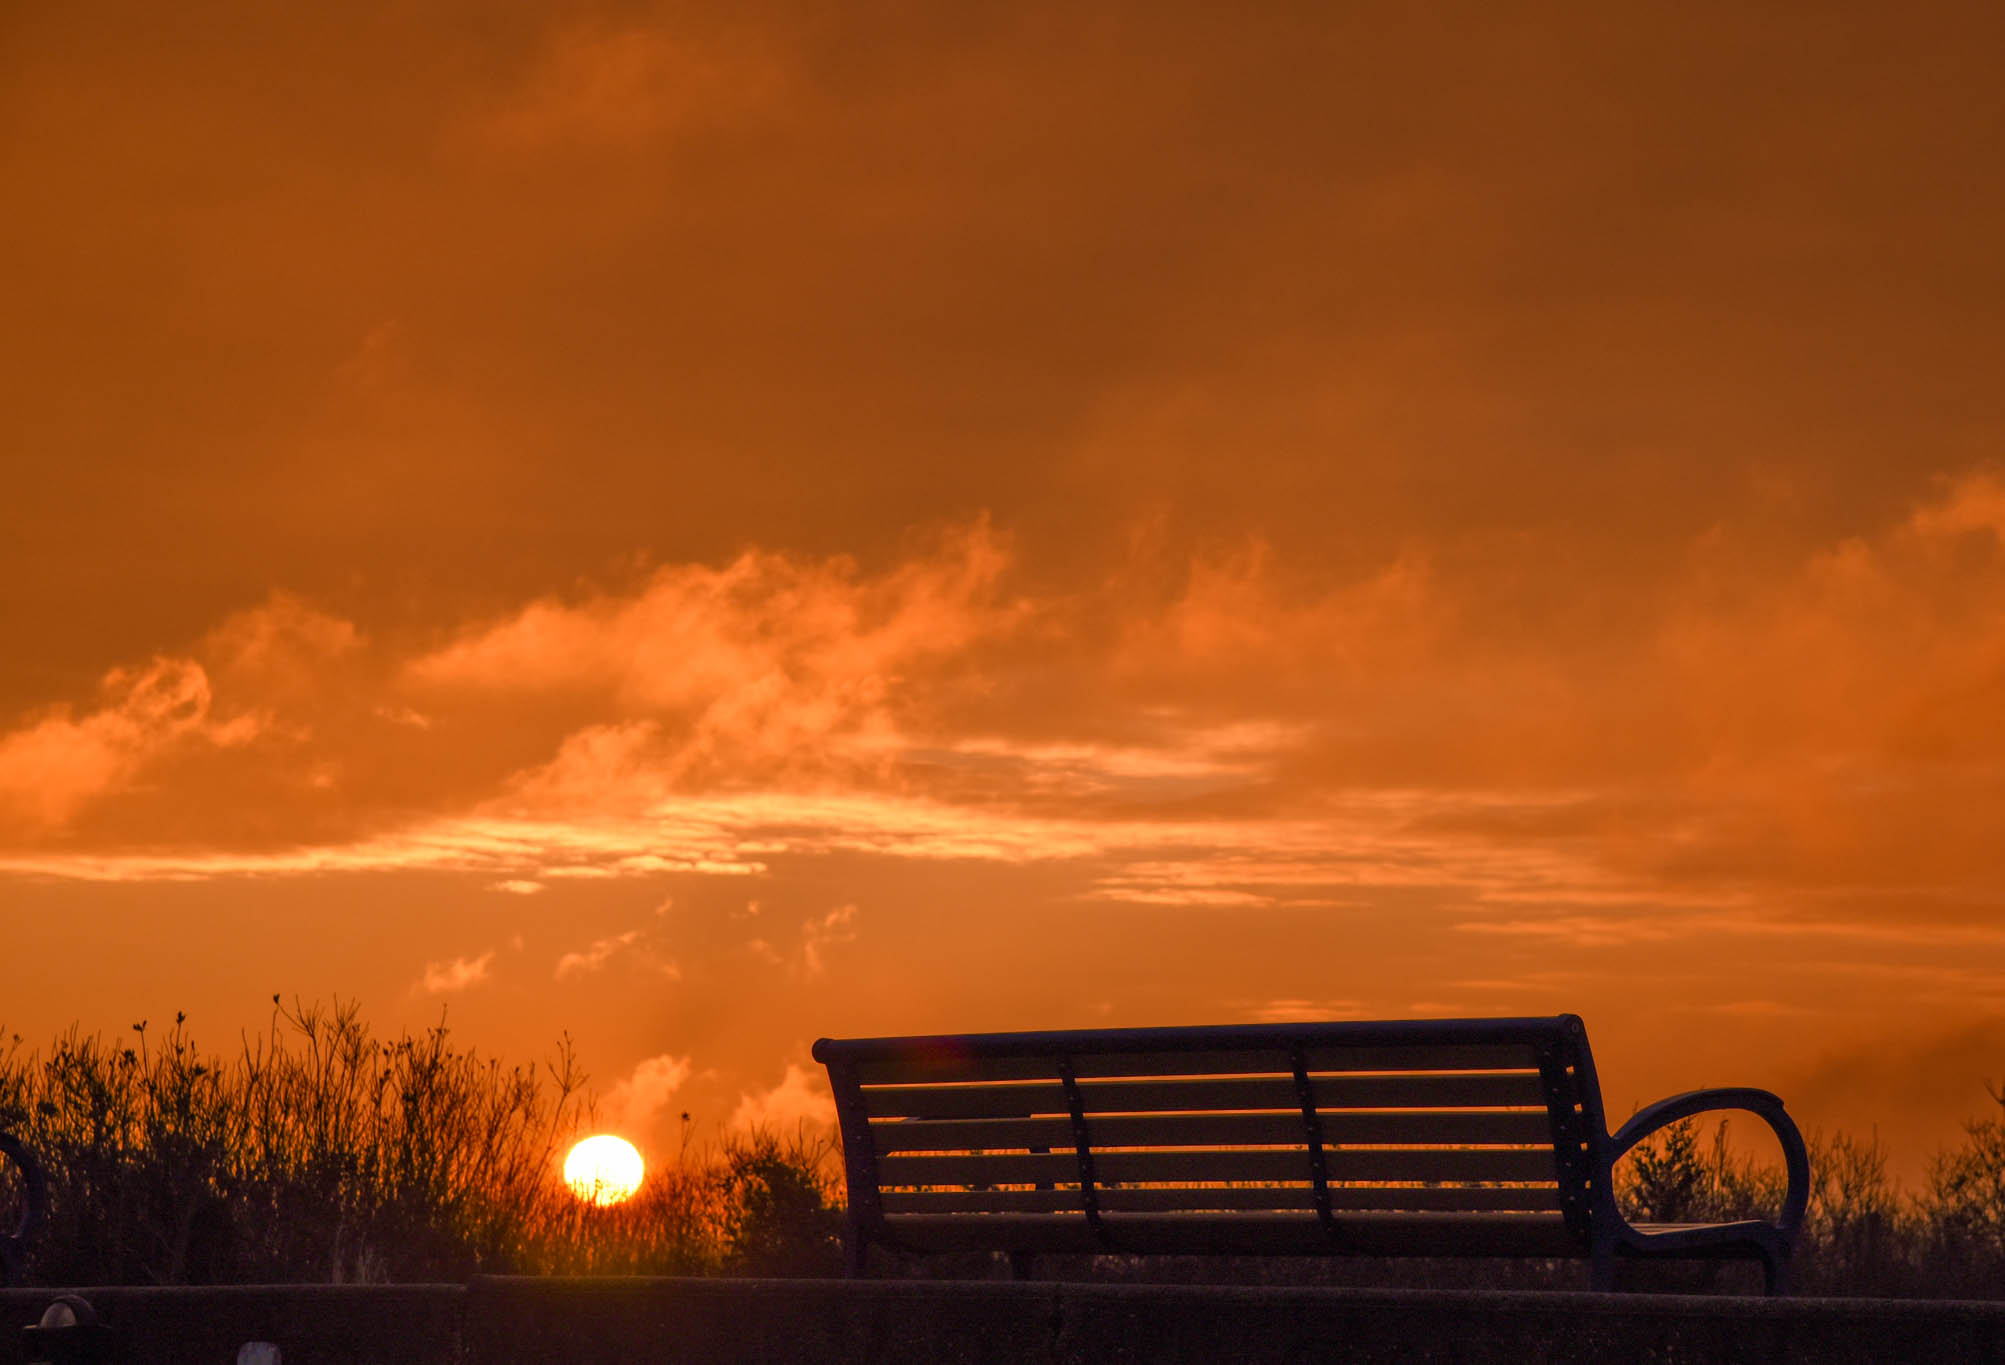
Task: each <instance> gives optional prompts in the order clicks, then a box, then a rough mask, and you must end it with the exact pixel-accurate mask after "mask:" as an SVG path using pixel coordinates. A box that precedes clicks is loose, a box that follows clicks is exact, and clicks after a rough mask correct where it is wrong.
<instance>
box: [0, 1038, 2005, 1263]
mask: <svg viewBox="0 0 2005 1365" xmlns="http://www.w3.org/2000/svg"><path fill="white" fill-rule="evenodd" d="M273 1003H274V1013H273V1016H272V1021H271V1025H270V1027H269V1028H268V1029H267V1031H266V1032H265V1033H264V1034H263V1035H261V1036H257V1037H253V1038H246V1039H245V1040H243V1043H242V1045H241V1047H240V1049H239V1051H238V1052H237V1054H236V1055H235V1056H234V1057H230V1058H222V1057H217V1056H214V1055H209V1054H204V1053H203V1052H201V1051H200V1050H199V1049H198V1048H197V1047H196V1045H195V1043H194V1040H193V1039H192V1038H191V1037H190V1036H189V1034H188V1032H187V1029H186V1020H185V1018H183V1017H179V1016H177V1018H176V1020H175V1023H174V1025H173V1027H172V1028H171V1029H170V1030H168V1031H167V1033H166V1036H165V1037H164V1038H158V1039H156V1038H153V1037H149V1030H148V1029H147V1027H146V1026H145V1025H144V1024H138V1025H134V1028H133V1036H132V1037H131V1038H130V1039H122V1040H118V1041H110V1040H107V1039H105V1038H103V1037H102V1036H97V1035H84V1034H83V1033H81V1032H80V1031H79V1030H77V1029H74V1028H73V1029H72V1030H71V1031H70V1032H68V1033H67V1034H65V1035H63V1036H62V1037H60V1038H58V1039H56V1040H55V1042H54V1043H53V1044H52V1045H51V1046H50V1048H49V1049H48V1050H47V1051H46V1052H41V1051H35V1050H30V1049H28V1048H27V1047H26V1046H25V1044H24V1043H23V1041H22V1039H21V1038H20V1037H19V1036H14V1037H12V1038H11V1039H10V1040H7V1041H6V1042H4V1043H0V1129H5V1130H8V1131H11V1132H12V1133H14V1134H15V1135H16V1136H18V1137H19V1138H21V1139H23V1140H24V1141H25V1142H26V1143H27V1144H28V1146H29V1147H30V1148H31V1149H32V1150H33V1151H34V1152H35V1153H36V1155H37V1156H38V1157H39V1158H40V1160H41V1163H42V1165H43V1166H44V1168H45V1170H46V1173H47V1177H48V1186H49V1211H48V1212H49V1216H48V1223H47V1226H46V1227H45V1228H44V1229H43V1232H42V1235H41V1236H40V1237H39V1238H38V1239H37V1241H36V1242H35V1243H34V1245H33V1246H31V1247H30V1248H29V1250H28V1252H27V1256H26V1260H25V1265H24V1271H25V1276H26V1279H27V1281H28V1282H29V1283H34V1284H41V1285H48V1286H75V1285H106V1284H205V1283H207V1284H216V1283H310V1282H320V1283H326V1282H334V1283H365V1282H368V1283H381V1282H403V1283H410V1282H420V1281H456V1280H463V1279H465V1278H466V1277H468V1276H470V1275H474V1274H496V1273H498V1274H553V1275H634V1274H640V1275H663V1274H666V1275H715V1274H736V1275H761V1276H772V1275H782V1276H784V1275H836V1274H839V1273H841V1266H842V1257H841V1249H840V1238H841V1228H842V1207H841V1194H842V1191H841V1181H840V1176H839V1173H838V1167H837V1165H836V1163H835V1160H834V1158H835V1157H836V1155H837V1152H836V1149H835V1146H834V1140H833V1138H832V1137H829V1138H816V1137H814V1136H812V1135H811V1134H809V1133H807V1132H805V1131H802V1132H798V1133H796V1134H795V1135H793V1136H792V1137H791V1138H783V1137H782V1136H780V1135H777V1134H775V1133H773V1132H770V1131H760V1132H754V1133H751V1134H746V1135H733V1136H726V1137H724V1138H722V1139H720V1140H719V1141H718V1142H717V1143H716V1144H715V1145H714V1146H712V1145H706V1146H702V1147H697V1148H691V1146H690V1145H689V1144H688V1142H687V1141H686V1138H685V1141H684V1143H683V1145H682V1149H681V1152H680V1153H679V1155H678V1158H677V1160H676V1161H675V1162H674V1163H673V1164H670V1165H667V1166H665V1167H662V1168H659V1169H656V1170H654V1171H651V1172H650V1173H649V1176H648V1179H647V1180H646V1182H645V1183H644V1184H643V1185H642V1187H641V1192H640V1193H639V1194H638V1195H636V1196H635V1197H634V1198H632V1199H629V1200H627V1201H625V1202H623V1203H620V1204H615V1205H612V1206H609V1207H604V1208H601V1207H596V1206H593V1205H590V1204H588V1203H586V1202H585V1201H583V1200H580V1199H578V1198H577V1197H576V1196H575V1195H573V1194H572V1193H571V1192H570V1191H569V1190H568V1189H567V1188H566V1187H565V1186H564V1185H563V1183H562V1180H561V1177H560V1175H559V1171H558V1165H559V1163H558V1157H559V1154H560V1153H561V1152H563V1151H564V1150H566V1148H567V1147H568V1146H569V1144H570V1142H571V1141H572V1140H573V1139H575V1138H576V1137H578V1136H581V1135H582V1134H583V1133H585V1132H586V1131H588V1130H589V1128H590V1126H591V1121H592V1119H593V1117H594V1115H593V1099H592V1096H591V1093H590V1092H589V1091H588V1090H587V1089H586V1079H587V1078H586V1077H585V1075H584V1074H583V1073H582V1072H581V1071H579V1070H578V1068H577V1066H576V1064H575V1060H574V1057H573V1053H572V1049H571V1046H570V1043H569V1041H568V1039H565V1040H560V1042H559V1044H558V1045H557V1047H556V1049H555V1052H554V1054H553V1056H552V1057H551V1058H550V1059H549V1060H547V1061H546V1062H544V1063H542V1064H541V1065H539V1066H533V1067H523V1066H514V1067H510V1066H504V1065H503V1064H502V1063H501V1062H499V1061H497V1060H494V1059H487V1058H482V1057H480V1056H479V1055H478V1054H477V1053H476V1052H475V1051H473V1050H472V1049H469V1048H462V1047H460V1046H459V1045H458V1044H456V1043H455V1042H454V1041H453V1039H452V1037H451V1035H450V1034H449V1032H448V1030H447V1029H446V1028H445V1026H444V1025H443V1024H441V1025H440V1026H439V1027H436V1028H432V1029H428V1030H425V1031H424V1032H423V1033H421V1034H418V1035H416V1036H412V1035H404V1036H400V1037H398V1038H395V1039H391V1040H379V1039H377V1038H376V1037H375V1036H374V1035H373V1034H372V1033H371V1032H370V1030H369V1029H368V1027H367V1026H366V1025H365V1024H364V1023H363V1022H362V1020H361V1019H360V1017H359V1015H358V1012H357V1010H356V1008H355V1007H354V1006H353V1005H342V1004H340V1003H338V1002H337V1003H336V1004H335V1005H334V1006H332V1007H323V1006H319V1005H300V1004H295V1005H294V1006H293V1007H292V1008H291V1009H287V1008H285V1007H283V1006H281V1005H279V1003H278V1001H277V1000H276V999H274V1002H273ZM2000 1106H2001V1108H2000V1112H1999V1113H1998V1114H1997V1115H1993V1116H1990V1117H1987V1118H1983V1119H1979V1120H1976V1121H1973V1122H1972V1123H1970V1124H1968V1125H1967V1126H1966V1128H1965V1131H1964V1134H1963V1140H1962V1142H1961V1144H1960V1145H1958V1146H1955V1147H1953V1148H1950V1149H1948V1150H1945V1151H1943V1152H1941V1153H1939V1154H1938V1155H1937V1156H1936V1158H1935V1159H1934V1161H1933V1163H1932V1165H1931V1167H1930V1170H1929V1174H1928V1177H1927V1180H1926V1182H1925V1185H1924V1188H1923V1189H1922V1190H1920V1191H1919V1192H1916V1193H1909V1192H1906V1191H1903V1190H1902V1189H1901V1188H1900V1187H1899V1186H1898V1185H1897V1184H1896V1183H1895V1182H1894V1181H1893V1180H1892V1179H1891V1177H1889V1175H1888V1174H1887V1160H1886V1152H1885V1150H1884V1149H1883V1148H1882V1147H1881V1145H1880V1143H1879V1142H1878V1140H1877V1139H1876V1138H1875V1139H1869V1140H1863V1141H1862V1140H1860V1139H1857V1138H1854V1137H1852V1136H1850V1135H1847V1134H1844V1133H1838V1134H1835V1135H1833V1136H1830V1137H1823V1136H1821V1135H1812V1137H1811V1138H1810V1140H1809V1141H1810V1147H1811V1163H1810V1169H1811V1174H1812V1181H1813V1188H1812V1192H1811V1198H1810V1207H1809V1214H1808V1218H1807V1220H1806V1222H1805V1225H1804V1229H1803V1233H1802V1236H1801V1238H1800V1240H1799V1241H1798V1243H1797V1249H1796V1253H1795V1258H1794V1261H1793V1264H1792V1270H1791V1276H1792V1281H1793V1284H1794V1288H1795V1292H1797V1293H1801V1294H1836V1295H1886V1296H1903V1297H1930V1298H1997V1297H2005V1097H2001V1098H2000ZM684 1121H685V1134H686V1133H687V1130H688V1127H689V1124H688V1116H687V1115H685V1116H684ZM1730 1136H1731V1130H1730V1128H1729V1124H1728V1122H1727V1121H1721V1122H1720V1123H1718V1124H1717V1125H1715V1126H1713V1127H1711V1128H1709V1129H1708V1128H1704V1127H1702V1126H1701V1125H1700V1124H1699V1122H1698V1121H1697V1120H1686V1121H1685V1122H1683V1123H1680V1124H1677V1125H1674V1126H1672V1127H1670V1128H1667V1129H1666V1130H1664V1131H1663V1132H1661V1133H1659V1134H1657V1135H1656V1136H1655V1137H1654V1138H1653V1139H1651V1140H1650V1141H1648V1142H1646V1143H1645V1144H1643V1145H1642V1146H1640V1147H1638V1148H1637V1149H1636V1150H1635V1151H1634V1152H1633V1153H1631V1154H1630V1156H1629V1157H1627V1158H1625V1159H1624V1161H1623V1162H1622V1163H1621V1164H1620V1165H1619V1166H1618V1167H1617V1172H1616V1174H1617V1180H1618V1183H1619V1188H1618V1198H1619V1199H1620V1200H1621V1201H1622V1203H1623V1205H1624V1211H1625V1213H1626V1214H1627V1215H1628V1216H1630V1217H1631V1218H1633V1219H1636V1220H1639V1221H1641V1220H1647V1221H1653V1222H1676V1221H1705V1222H1713V1221H1726V1220H1731V1219H1736V1218H1743V1217H1754V1216H1760V1215H1763V1214H1766V1213H1772V1211H1773V1210H1774V1209H1775V1208H1776V1207H1777V1206H1778V1204H1779V1203H1780V1200H1781V1196H1782V1184H1783V1175H1782V1172H1781V1170H1780V1169H1779V1168H1777V1167H1774V1166H1770V1165H1768V1164H1766V1163H1764V1162H1762V1161H1761V1160H1759V1159H1758V1158H1756V1157H1754V1156H1751V1155H1748V1154H1746V1153H1743V1152H1740V1151H1738V1150H1737V1149H1736V1148H1735V1146H1734V1145H1733V1144H1732V1143H1731V1142H1730V1140H1729V1139H1730ZM16 1197H18V1191H16V1192H13V1193H12V1194H8V1195H0V1223H6V1224H7V1225H10V1226H11V1217H12V1213H13V1211H12V1210H11V1209H8V1208H6V1207H4V1204H5V1202H6V1200H8V1199H11V1198H16ZM873 1266H874V1269H875V1273H878V1274H886V1275H908V1276H922V1277H937V1276H955V1277H960V1276H968V1275H982V1274H990V1273H1003V1271H1002V1267H1001V1265H1000V1263H996V1264H991V1263H990V1260H989V1258H985V1257H933V1258H912V1259H907V1260H898V1259H894V1258H889V1257H886V1258H880V1259H879V1260H878V1261H876V1262H873ZM1633 1269H1634V1270H1635V1272H1636V1273H1635V1274H1634V1275H1632V1276H1630V1277H1628V1280H1627V1282H1626V1283H1625V1284H1624V1287H1625V1288H1643V1289H1650V1288H1657V1289H1673V1290H1682V1291H1686V1292H1712V1291H1716V1290H1728V1289H1738V1288H1745V1286H1742V1285H1739V1284H1738V1283H1737V1282H1736V1281H1735V1279H1734V1277H1735V1276H1737V1275H1741V1276H1744V1275H1745V1274H1746V1273H1747V1272H1748V1270H1749V1267H1744V1266H1727V1265H1721V1264H1718V1263H1696V1264H1693V1263H1666V1264H1663V1265H1650V1266H1637V1267H1633ZM1040 1270H1041V1273H1047V1274H1050V1273H1056V1274H1059V1275H1063V1276H1067V1277H1077V1278H1090V1279H1099V1280H1129V1281H1175V1280H1214V1281H1216V1280H1237V1281H1244V1282H1249V1283H1320V1284H1380V1285H1404V1286H1412V1287H1495V1288H1538V1287H1551V1288H1576V1287H1578V1285H1579V1283H1580V1274H1581V1271H1580V1267H1579V1266H1578V1264H1576V1263H1574V1262H1570V1261H1568V1262H1519V1261H1501V1262H1493V1261H1435V1260H1430V1261H1373V1260H1369V1259H1362V1258H1361V1259H1356V1260H1351V1259H1344V1258H1331V1259H1312V1260H1280V1259H1260V1258H1207V1259H1204V1260H1196V1259H1192V1258H1174V1257H1153V1258H1145V1257H1124V1256H1097V1257H1078V1258H1065V1257H1051V1258H1044V1259H1043V1260H1041V1262H1040Z"/></svg>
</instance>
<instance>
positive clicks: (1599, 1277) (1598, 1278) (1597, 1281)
mask: <svg viewBox="0 0 2005 1365" xmlns="http://www.w3.org/2000/svg"><path fill="white" fill-rule="evenodd" d="M1587 1286H1588V1288H1590V1289H1592V1290H1593V1291H1594V1292H1595V1293H1597V1294H1612V1293H1614V1292H1615V1248H1614V1247H1612V1246H1610V1247H1596V1248H1595V1249H1594V1255H1593V1257H1592V1258H1591V1259H1590V1260H1589V1261H1588V1272H1587Z"/></svg>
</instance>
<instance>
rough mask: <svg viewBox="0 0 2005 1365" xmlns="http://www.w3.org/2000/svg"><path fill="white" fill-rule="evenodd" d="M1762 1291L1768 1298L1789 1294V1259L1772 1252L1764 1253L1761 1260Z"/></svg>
mask: <svg viewBox="0 0 2005 1365" xmlns="http://www.w3.org/2000/svg"><path fill="white" fill-rule="evenodd" d="M1761 1279H1762V1289H1763V1291H1764V1292H1766V1293H1767V1295H1768V1297H1770V1298H1771V1299H1772V1298H1776V1297H1778V1296H1780V1295H1783V1294H1787V1293H1788V1292H1789V1258H1788V1257H1787V1256H1778V1255H1776V1254H1775V1253H1774V1252H1772V1251H1770V1252H1764V1253H1763V1254H1762V1258H1761Z"/></svg>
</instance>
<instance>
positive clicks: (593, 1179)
mask: <svg viewBox="0 0 2005 1365" xmlns="http://www.w3.org/2000/svg"><path fill="white" fill-rule="evenodd" d="M644 1169H645V1167H644V1166H643V1165H642V1163H641V1159H640V1153H639V1152H637V1151H635V1150H634V1145H633V1144H632V1143H631V1142H628V1141H627V1140H626V1139H625V1138H619V1137H614V1136H613V1135H612V1134H610V1133H601V1134H599V1135H598V1136H597V1137H588V1138H586V1139H585V1140H584V1141H583V1142H580V1143H579V1144H578V1145H577V1146H575V1147H573V1148H572V1149H571V1154H570V1155H569V1156H567V1157H565V1158H564V1183H565V1184H566V1185H569V1186H570V1187H571V1193H573V1194H575V1195H577V1196H578V1198H580V1199H582V1200H584V1201H585V1202H586V1203H588V1204H597V1205H599V1206H601V1207H604V1206H605V1205H607V1204H617V1203H619V1202H620V1201H621V1200H624V1199H630V1198H632V1197H633V1194H634V1191H636V1190H638V1189H639V1188H640V1182H641V1174H642V1172H643V1170H644Z"/></svg>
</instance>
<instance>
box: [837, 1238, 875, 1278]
mask: <svg viewBox="0 0 2005 1365" xmlns="http://www.w3.org/2000/svg"><path fill="white" fill-rule="evenodd" d="M869 1250H870V1246H869V1243H867V1242H865V1241H864V1240H863V1235H862V1234H861V1233H859V1232H857V1231H855V1230H854V1229H851V1231H850V1234H849V1236H847V1237H845V1238H843V1239H842V1268H843V1271H844V1272H845V1273H846V1274H847V1275H848V1276H849V1278H850V1279H852V1280H860V1279H862V1278H863V1263H864V1256H865V1253H866V1252H868V1251H869Z"/></svg>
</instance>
